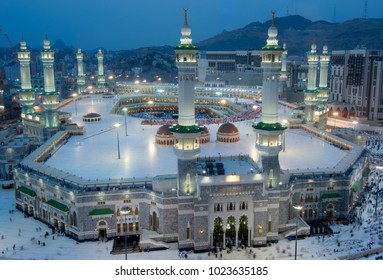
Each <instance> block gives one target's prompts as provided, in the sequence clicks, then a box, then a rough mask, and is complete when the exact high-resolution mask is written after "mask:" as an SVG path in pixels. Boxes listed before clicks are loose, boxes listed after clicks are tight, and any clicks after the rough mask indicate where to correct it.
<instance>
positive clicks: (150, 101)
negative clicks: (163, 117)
mask: <svg viewBox="0 0 383 280" xmlns="http://www.w3.org/2000/svg"><path fill="white" fill-rule="evenodd" d="M153 104H154V101H153V100H149V101H148V106H149V107H148V109H149V108H150V107H151V106H152V105H153ZM148 111H149V110H148ZM149 114H150V117H149V122H150V125H152V114H151V112H149Z"/></svg>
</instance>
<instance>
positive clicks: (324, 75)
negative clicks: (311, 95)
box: [318, 45, 330, 102]
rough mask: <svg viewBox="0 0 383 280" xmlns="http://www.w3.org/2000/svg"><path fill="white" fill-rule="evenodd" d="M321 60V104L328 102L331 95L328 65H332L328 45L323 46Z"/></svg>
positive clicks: (319, 96)
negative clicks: (328, 82) (328, 81)
mask: <svg viewBox="0 0 383 280" xmlns="http://www.w3.org/2000/svg"><path fill="white" fill-rule="evenodd" d="M319 60H320V79H319V91H320V93H319V95H318V98H319V100H320V101H321V102H327V100H328V95H329V88H328V85H327V79H328V65H329V63H330V55H329V53H328V47H327V45H324V46H323V51H322V53H321V54H320V56H319Z"/></svg>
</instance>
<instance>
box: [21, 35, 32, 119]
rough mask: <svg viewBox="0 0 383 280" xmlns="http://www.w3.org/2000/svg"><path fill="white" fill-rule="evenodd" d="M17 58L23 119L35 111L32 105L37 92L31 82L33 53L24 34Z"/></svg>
mask: <svg viewBox="0 0 383 280" xmlns="http://www.w3.org/2000/svg"><path fill="white" fill-rule="evenodd" d="M17 58H18V60H19V62H20V77H21V89H20V90H19V101H20V103H21V106H22V115H21V117H22V119H24V118H26V117H27V115H30V114H32V113H33V108H32V105H33V103H34V101H35V93H34V90H33V89H32V83H31V69H30V62H31V53H30V51H29V50H28V49H27V44H26V42H25V40H24V36H23V37H22V38H21V41H20V50H19V51H18V52H17Z"/></svg>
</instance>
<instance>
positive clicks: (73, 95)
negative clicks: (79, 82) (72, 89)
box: [72, 93, 78, 116]
mask: <svg viewBox="0 0 383 280" xmlns="http://www.w3.org/2000/svg"><path fill="white" fill-rule="evenodd" d="M77 95H78V94H77V93H73V94H72V97H73V100H74V111H75V113H76V116H77Z"/></svg>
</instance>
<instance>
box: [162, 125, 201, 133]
mask: <svg viewBox="0 0 383 280" xmlns="http://www.w3.org/2000/svg"><path fill="white" fill-rule="evenodd" d="M169 130H170V131H171V132H173V133H200V132H202V131H203V130H204V127H203V126H199V125H190V126H184V125H179V124H177V125H173V126H171V127H170V128H169Z"/></svg>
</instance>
